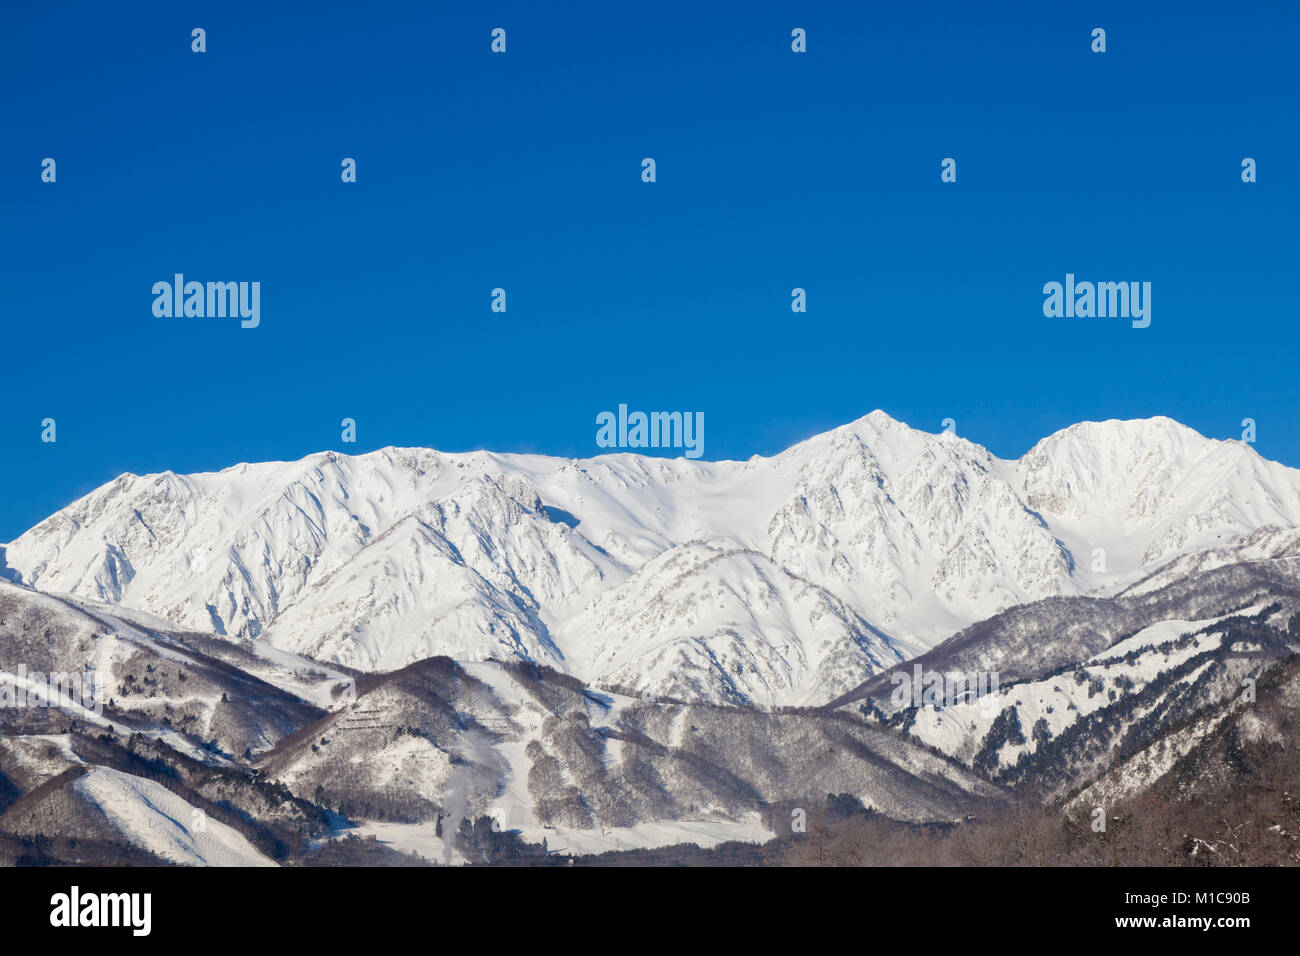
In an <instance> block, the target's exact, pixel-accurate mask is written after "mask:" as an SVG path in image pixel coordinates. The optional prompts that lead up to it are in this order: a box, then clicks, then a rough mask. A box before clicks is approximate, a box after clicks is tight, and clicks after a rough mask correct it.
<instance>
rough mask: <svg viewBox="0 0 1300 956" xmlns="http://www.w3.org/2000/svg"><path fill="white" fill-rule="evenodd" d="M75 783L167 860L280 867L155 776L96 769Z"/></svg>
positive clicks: (140, 843) (134, 837) (139, 841)
mask: <svg viewBox="0 0 1300 956" xmlns="http://www.w3.org/2000/svg"><path fill="white" fill-rule="evenodd" d="M74 786H75V787H76V789H77V790H78V792H80V793H81V794H82V795H84V796H85V797H87V798H88V799H89V800H90V801H91V802H92V803H93V804H95V805H96V806H97V807H99V809H100V810H102V811H103V813H104V815H105V816H106V817H107V818H108V820H109V822H111V823H112V824H113V825H114V826H115V827H117V828H118V829H119V830H121V831H122V833H123V834H124V835H125V836H126V837H127V838H128V839H129V840H130V841H131V842H132V843H135V844H136V845H138V846H142V847H144V848H145V849H147V850H150V851H152V852H153V853H155V854H157V855H158V856H160V857H162V858H163V859H165V860H170V861H172V862H174V863H177V864H182V865H187V866H275V863H274V862H273V861H272V860H270V859H269V858H268V857H266V856H265V855H264V854H262V853H261V852H260V851H258V850H257V848H256V847H254V846H253V845H252V844H251V843H249V842H248V840H247V839H245V837H244V836H243V834H241V833H239V831H237V830H235V829H233V828H232V827H229V826H227V825H226V824H224V823H221V822H219V821H217V820H214V819H212V818H211V817H208V816H206V815H205V814H203V813H202V811H199V810H198V809H197V808H195V807H193V806H192V805H190V804H189V803H187V802H186V801H185V800H182V799H181V798H180V797H178V796H176V795H175V794H174V793H172V792H171V791H170V790H168V789H166V788H165V787H164V786H162V784H159V783H156V782H154V781H152V780H147V779H145V778H143V777H135V776H131V775H129V774H125V773H121V772H120V771H117V770H111V769H109V768H107V767H92V768H91V769H90V770H89V771H88V772H87V773H86V774H85V776H83V777H81V778H80V779H79V780H77V781H76V783H75V784H74Z"/></svg>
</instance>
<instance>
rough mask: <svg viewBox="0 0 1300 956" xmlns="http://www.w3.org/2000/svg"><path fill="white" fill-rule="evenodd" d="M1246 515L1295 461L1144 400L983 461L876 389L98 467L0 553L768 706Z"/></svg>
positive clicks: (322, 641)
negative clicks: (399, 441) (633, 433)
mask: <svg viewBox="0 0 1300 956" xmlns="http://www.w3.org/2000/svg"><path fill="white" fill-rule="evenodd" d="M1265 526H1278V527H1281V528H1291V527H1295V526H1300V472H1297V471H1295V470H1292V469H1288V468H1284V467H1282V466H1280V465H1277V464H1275V463H1271V462H1268V461H1265V460H1264V459H1262V458H1260V457H1259V456H1258V455H1257V454H1256V453H1255V452H1254V451H1253V449H1251V448H1250V447H1249V446H1248V445H1244V444H1242V443H1239V442H1219V441H1213V440H1210V439H1206V438H1204V437H1202V436H1200V435H1198V434H1197V433H1195V432H1194V431H1192V430H1190V429H1187V428H1185V427H1183V426H1181V425H1178V424H1177V423H1175V422H1172V421H1170V420H1168V419H1160V418H1157V419H1150V420H1146V421H1132V422H1116V421H1111V422H1102V423H1083V424H1080V425H1075V426H1072V427H1070V428H1067V429H1065V430H1063V431H1061V432H1059V433H1057V434H1055V435H1053V436H1051V437H1050V438H1047V439H1044V440H1043V441H1042V442H1039V443H1038V445H1036V446H1035V447H1034V448H1033V449H1032V450H1031V451H1030V452H1029V453H1028V454H1026V455H1025V456H1024V457H1023V458H1022V459H1020V460H1019V461H1005V460H1001V459H998V458H996V457H994V456H993V455H991V454H990V453H989V452H988V451H986V450H985V449H983V448H981V447H980V446H978V445H975V444H972V443H970V442H968V441H965V440H963V439H960V438H956V437H954V436H951V435H932V434H928V433H924V432H920V431H917V430H915V429H912V428H909V427H908V426H906V425H904V424H902V423H900V422H897V421H895V420H893V419H891V418H890V417H889V416H887V415H885V414H884V413H883V412H873V413H871V414H870V415H868V416H866V417H864V418H862V419H859V420H858V421H856V422H853V423H851V424H849V425H846V426H843V427H841V428H838V429H835V430H834V431H831V432H828V433H826V434H822V435H818V436H815V437H814V438H811V439H809V440H808V441H805V442H802V443H800V444H798V445H796V446H794V447H792V448H790V449H788V450H786V451H785V452H782V453H781V454H779V455H776V456H774V457H772V458H761V457H755V458H752V459H750V460H748V461H745V462H730V461H728V462H701V461H690V460H685V459H661V458H645V457H641V456H636V455H628V454H618V455H606V456H601V457H598V458H592V459H583V460H569V459H556V458H546V457H543V456H530V455H497V454H491V453H486V452H475V453H468V454H444V453H440V452H437V451H432V450H428V449H396V448H385V449H382V450H380V451H376V452H373V453H370V454H366V455H359V456H345V455H339V454H336V453H334V452H326V453H321V454H317V455H312V456H309V457H308V458H305V459H303V460H301V461H297V462H270V463H263V464H251V465H250V464H243V465H237V466H235V467H233V468H229V469H226V470H225V471H222V472H219V473H213V474H198V475H189V476H181V475H175V474H172V473H164V474H162V475H153V476H146V477H138V476H135V475H123V476H122V477H120V478H118V479H117V480H116V481H114V482H112V483H110V484H108V485H105V486H104V487H102V488H100V489H97V490H96V491H94V492H92V493H91V494H89V495H87V496H86V497H84V498H82V499H81V500H79V501H77V502H75V503H73V504H72V505H70V506H69V507H67V508H65V509H64V510H62V511H60V512H58V513H57V514H55V515H53V516H51V517H50V518H48V519H47V520H46V521H44V522H42V523H41V524H39V525H38V526H36V527H35V528H33V529H31V530H30V531H28V532H27V533H26V534H24V535H23V536H21V537H20V538H18V539H17V540H16V541H14V542H12V543H10V544H9V545H8V546H7V548H6V549H5V552H4V563H5V574H6V575H7V576H11V577H12V576H20V577H21V580H22V581H23V582H24V583H26V584H28V585H29V586H33V587H36V588H38V589H40V590H43V591H51V592H67V593H72V594H74V595H78V596H80V597H83V598H89V599H91V600H96V601H103V602H107V603H112V604H121V605H125V606H126V607H129V608H135V609H139V610H141V611H145V612H148V613H150V614H153V615H156V616H158V617H160V618H163V619H165V620H167V621H168V622H171V624H172V625H173V626H176V627H184V628H188V629H194V630H203V631H209V632H213V631H215V632H216V633H218V634H221V635H224V636H227V637H232V638H235V637H239V638H257V639H260V640H261V641H264V642H267V643H269V644H270V645H273V646H275V647H278V648H282V649H284V650H287V651H291V652H293V653H298V654H303V655H306V656H309V657H313V658H316V659H319V660H322V661H326V662H332V663H337V664H340V665H345V666H352V667H357V668H361V669H365V670H376V669H393V668H397V667H401V666H404V665H406V664H409V663H412V662H414V661H417V660H420V659H422V658H426V657H429V656H432V655H436V654H445V655H448V656H451V657H453V658H456V659H461V660H485V659H488V658H497V659H509V658H519V659H526V660H533V661H538V662H540V663H545V664H547V665H549V666H552V667H556V668H557V669H560V670H564V671H566V672H568V673H571V674H574V675H575V676H578V677H580V678H582V679H583V680H585V681H588V682H590V683H592V684H594V685H596V686H607V687H617V688H619V689H621V690H624V691H627V692H632V693H638V694H639V693H649V694H654V695H658V696H665V697H678V698H681V699H699V700H705V701H713V702H735V703H753V704H759V705H763V706H769V705H773V704H787V703H818V702H823V701H826V700H829V699H830V698H832V697H833V696H835V695H836V693H838V692H839V691H841V690H843V689H845V688H848V687H851V686H854V685H855V684H856V683H859V682H860V681H861V680H862V679H863V678H864V676H865V675H867V674H869V673H870V672H872V671H878V670H880V669H881V668H883V667H887V666H889V665H890V664H892V663H893V662H895V661H896V660H898V659H901V658H907V657H911V656H914V655H916V654H917V653H920V652H922V651H924V650H925V649H927V648H929V647H932V646H934V645H935V644H937V643H939V642H940V641H942V640H943V639H945V638H947V637H948V636H950V635H951V634H952V633H954V632H955V631H957V630H959V629H960V628H962V627H964V626H966V625H969V624H970V623H972V622H974V621H978V620H981V619H983V618H986V617H988V616H989V615H991V614H994V613H995V612H997V611H999V610H1001V609H1004V608H1007V607H1010V606H1013V605H1017V604H1021V603H1024V602H1026V601H1030V600H1034V599H1038V598H1042V597H1048V596H1052V595H1061V594H1064V595H1071V594H1079V593H1086V592H1090V591H1092V590H1095V589H1103V590H1105V591H1107V592H1113V591H1114V590H1118V589H1120V588H1122V587H1124V586H1127V585H1129V584H1132V583H1134V582H1136V581H1138V580H1139V579H1141V578H1143V577H1144V576H1145V575H1147V574H1149V573H1150V572H1152V571H1154V570H1155V569H1156V567H1158V566H1159V565H1161V564H1164V563H1165V562H1167V561H1169V560H1171V559H1173V558H1177V557H1179V556H1182V555H1188V554H1192V553H1194V552H1197V551H1200V550H1201V549H1205V548H1210V547H1221V546H1223V545H1225V544H1226V543H1228V542H1229V541H1231V540H1232V539H1233V538H1235V537H1237V536H1239V535H1244V534H1249V533H1251V532H1254V531H1256V530H1258V529H1260V528H1263V527H1265Z"/></svg>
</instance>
